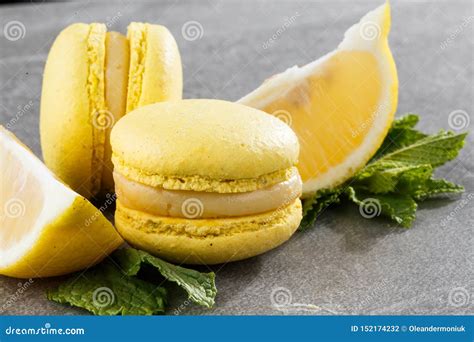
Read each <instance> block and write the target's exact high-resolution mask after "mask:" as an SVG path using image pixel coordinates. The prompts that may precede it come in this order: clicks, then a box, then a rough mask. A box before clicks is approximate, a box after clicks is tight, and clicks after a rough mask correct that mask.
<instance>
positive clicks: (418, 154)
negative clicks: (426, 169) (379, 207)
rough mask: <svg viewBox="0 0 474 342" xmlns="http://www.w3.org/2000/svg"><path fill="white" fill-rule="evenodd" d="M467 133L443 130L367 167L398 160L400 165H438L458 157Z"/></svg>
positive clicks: (385, 156) (386, 155)
mask: <svg viewBox="0 0 474 342" xmlns="http://www.w3.org/2000/svg"><path fill="white" fill-rule="evenodd" d="M465 137H466V134H465V133H464V134H454V133H452V132H445V131H441V132H439V133H437V134H434V135H431V136H427V137H425V138H422V139H419V140H417V141H415V142H414V143H413V144H411V145H408V146H405V147H402V148H400V149H397V150H395V151H393V152H390V153H388V154H385V155H384V156H382V157H381V158H380V159H378V160H376V161H374V162H371V163H369V164H368V165H367V167H366V168H371V167H377V165H378V163H382V162H389V161H390V162H396V163H399V165H408V166H413V165H427V164H428V165H431V166H432V167H437V166H441V165H443V164H445V163H446V162H448V161H450V160H452V159H454V158H456V156H457V155H458V153H459V151H460V150H461V148H462V147H463V145H464V138H465Z"/></svg>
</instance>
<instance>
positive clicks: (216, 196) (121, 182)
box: [114, 172, 302, 219]
mask: <svg viewBox="0 0 474 342" xmlns="http://www.w3.org/2000/svg"><path fill="white" fill-rule="evenodd" d="M114 180H115V192H116V194H117V197H118V199H119V200H120V203H121V205H123V206H124V207H127V208H129V209H133V210H138V211H142V212H146V213H149V214H152V215H158V216H168V217H182V218H188V219H197V218H218V217H235V216H249V215H255V214H260V213H264V212H268V211H272V210H278V209H279V208H284V207H286V206H287V205H289V204H290V203H292V202H293V201H294V200H295V199H296V198H298V197H299V196H300V195H301V191H302V182H301V178H300V176H299V174H298V173H295V174H294V175H293V176H292V177H291V178H289V179H288V180H286V181H284V182H280V183H277V184H274V185H272V186H269V187H267V188H263V189H258V190H255V191H249V192H241V193H225V194H223V193H215V192H214V193H213V192H201V191H189V190H166V189H163V188H161V187H151V186H148V185H145V184H142V183H138V182H135V181H132V180H130V179H128V178H126V177H125V176H123V175H121V174H120V173H118V172H114Z"/></svg>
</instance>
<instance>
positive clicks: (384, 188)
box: [352, 161, 433, 194]
mask: <svg viewBox="0 0 474 342" xmlns="http://www.w3.org/2000/svg"><path fill="white" fill-rule="evenodd" d="M432 173H433V168H432V167H431V165H429V164H428V165H406V164H401V163H396V162H390V161H388V162H377V163H376V164H374V165H373V167H366V168H364V169H362V171H360V172H359V173H358V174H357V175H356V176H355V177H354V181H353V182H352V184H353V185H354V186H356V187H357V188H359V189H361V190H364V191H368V192H372V193H374V194H378V193H389V192H399V193H405V194H406V193H409V192H410V190H409V189H410V188H412V187H413V186H418V185H419V184H422V183H424V182H426V180H428V179H429V178H430V177H431V174H432Z"/></svg>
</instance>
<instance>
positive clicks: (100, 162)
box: [40, 23, 183, 198]
mask: <svg viewBox="0 0 474 342" xmlns="http://www.w3.org/2000/svg"><path fill="white" fill-rule="evenodd" d="M182 88H183V81H182V66H181V58H180V54H179V51H178V47H177V44H176V41H175V40H174V38H173V36H172V35H171V33H170V32H169V31H168V30H167V29H166V28H165V27H163V26H160V25H151V24H147V23H131V24H130V25H129V27H128V32H127V36H126V37H125V36H124V35H122V34H120V33H117V32H106V26H105V25H104V24H99V23H93V24H82V23H77V24H72V25H70V26H68V27H67V28H65V29H64V30H63V31H62V32H61V33H60V34H59V36H58V37H57V38H56V40H55V42H54V44H53V46H52V47H51V50H50V53H49V56H48V59H47V62H46V66H45V70H44V77H43V90H42V96H41V115H40V135H41V146H42V151H43V159H44V162H45V164H46V165H47V166H48V167H49V168H50V169H51V170H52V171H53V172H54V173H55V174H56V175H57V176H58V177H59V178H60V179H61V180H62V181H64V182H65V183H66V184H68V185H69V186H70V187H71V188H72V189H73V190H75V191H77V192H79V193H80V194H81V195H83V196H84V197H86V198H90V197H92V196H94V195H96V194H97V193H99V192H101V191H112V190H113V178H112V168H113V165H112V162H111V160H110V156H111V149H110V144H109V135H110V130H111V128H112V126H113V125H114V123H115V122H117V121H118V120H119V119H120V118H121V117H122V116H123V115H125V114H126V113H127V112H129V111H131V110H133V109H135V108H138V107H140V106H143V105H147V104H150V103H154V102H159V101H166V100H177V99H181V97H182Z"/></svg>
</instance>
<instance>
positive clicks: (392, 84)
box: [239, 4, 398, 196]
mask: <svg viewBox="0 0 474 342" xmlns="http://www.w3.org/2000/svg"><path fill="white" fill-rule="evenodd" d="M389 28H390V8H389V5H388V4H385V5H383V6H381V7H379V8H377V9H376V10H374V11H372V12H370V13H368V14H367V15H366V16H365V17H364V18H362V20H361V21H360V22H359V23H358V24H356V25H354V26H353V27H351V28H350V29H349V30H348V31H347V32H346V34H345V38H344V41H343V42H342V43H341V44H340V45H339V47H338V48H337V49H336V50H334V51H333V52H331V53H329V54H327V55H326V56H324V57H322V58H320V59H318V60H316V61H314V62H312V63H310V64H308V65H306V66H304V67H302V68H298V67H293V68H290V69H288V70H287V71H285V72H283V73H281V74H278V75H276V76H273V77H272V78H270V79H269V80H267V81H265V82H264V83H263V84H262V85H261V86H260V87H259V88H257V89H256V90H255V91H253V92H252V93H250V94H249V95H247V96H245V97H244V98H242V99H240V100H239V102H240V103H242V104H245V105H248V106H251V107H255V108H258V109H261V110H264V111H265V112H267V113H269V114H273V115H275V116H277V117H279V118H280V119H282V120H283V121H284V122H286V123H287V124H288V125H290V126H291V127H292V128H293V130H294V131H295V132H296V134H297V135H298V139H299V142H300V146H301V148H300V151H301V152H300V157H299V164H298V169H299V171H300V174H301V177H302V179H303V182H304V185H303V193H304V196H307V195H309V194H311V193H314V192H315V191H317V190H319V189H323V188H331V187H333V186H336V185H339V184H341V183H342V182H344V181H345V180H347V179H348V178H349V177H351V176H352V175H354V173H355V172H357V171H358V170H359V169H360V168H361V167H363V166H364V165H365V164H366V163H367V161H368V160H369V159H370V158H371V157H372V156H373V155H374V153H375V152H376V151H377V149H378V148H379V147H380V145H381V143H382V141H383V139H384V137H385V136H386V134H387V131H388V129H389V127H390V125H391V123H392V121H393V117H394V113H395V110H396V106H397V97H398V79H397V72H396V68H395V63H394V61H393V57H392V54H391V52H390V49H389V46H388V41H387V36H388V32H389Z"/></svg>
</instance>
